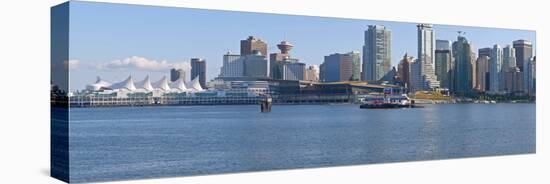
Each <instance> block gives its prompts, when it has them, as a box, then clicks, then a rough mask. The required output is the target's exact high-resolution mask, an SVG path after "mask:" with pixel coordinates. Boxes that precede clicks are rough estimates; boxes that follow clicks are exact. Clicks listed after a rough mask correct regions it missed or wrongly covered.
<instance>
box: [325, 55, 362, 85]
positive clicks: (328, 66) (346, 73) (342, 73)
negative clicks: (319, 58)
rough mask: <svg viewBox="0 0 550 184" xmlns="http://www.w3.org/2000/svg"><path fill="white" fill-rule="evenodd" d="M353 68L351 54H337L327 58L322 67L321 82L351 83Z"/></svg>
mask: <svg viewBox="0 0 550 184" xmlns="http://www.w3.org/2000/svg"><path fill="white" fill-rule="evenodd" d="M353 67H354V65H353V54H351V53H346V54H340V53H335V54H331V55H328V56H325V60H324V62H323V64H321V67H320V69H321V72H320V80H321V81H322V82H338V81H351V80H352V77H353Z"/></svg>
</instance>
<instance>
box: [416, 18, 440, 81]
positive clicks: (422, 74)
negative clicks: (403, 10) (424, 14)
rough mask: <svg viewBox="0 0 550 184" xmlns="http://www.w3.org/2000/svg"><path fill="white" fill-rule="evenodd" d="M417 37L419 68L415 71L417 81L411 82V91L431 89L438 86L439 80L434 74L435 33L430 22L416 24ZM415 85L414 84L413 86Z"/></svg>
mask: <svg viewBox="0 0 550 184" xmlns="http://www.w3.org/2000/svg"><path fill="white" fill-rule="evenodd" d="M417 35H418V37H417V39H418V59H417V62H419V63H418V64H420V65H421V68H420V70H419V71H418V73H416V74H417V75H419V76H415V78H416V79H418V78H419V79H421V82H419V83H413V86H411V87H412V91H419V90H433V89H435V88H439V87H440V82H439V81H438V80H437V76H436V75H435V57H434V55H435V33H434V30H433V26H432V25H431V24H418V25H417ZM415 85H416V86H415Z"/></svg>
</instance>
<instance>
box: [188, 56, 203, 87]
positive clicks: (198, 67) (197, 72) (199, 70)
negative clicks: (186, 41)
mask: <svg viewBox="0 0 550 184" xmlns="http://www.w3.org/2000/svg"><path fill="white" fill-rule="evenodd" d="M197 77H198V79H199V83H200V85H201V87H202V88H203V89H205V88H206V60H204V59H201V58H191V80H194V79H195V78H197Z"/></svg>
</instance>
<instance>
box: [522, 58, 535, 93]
mask: <svg viewBox="0 0 550 184" xmlns="http://www.w3.org/2000/svg"><path fill="white" fill-rule="evenodd" d="M536 62H537V57H536V56H533V57H532V58H531V59H530V60H529V62H527V63H526V64H525V67H524V72H523V78H524V79H523V80H524V82H523V91H524V92H525V93H527V94H528V95H530V96H534V95H535V94H536V90H537V88H536V84H537V74H536V71H537V69H536Z"/></svg>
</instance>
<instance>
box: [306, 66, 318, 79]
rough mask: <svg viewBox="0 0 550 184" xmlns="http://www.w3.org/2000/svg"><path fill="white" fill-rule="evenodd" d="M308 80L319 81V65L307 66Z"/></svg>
mask: <svg viewBox="0 0 550 184" xmlns="http://www.w3.org/2000/svg"><path fill="white" fill-rule="evenodd" d="M304 80H306V81H311V82H319V66H317V65H311V66H308V67H307V68H306V74H305V79H304Z"/></svg>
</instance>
